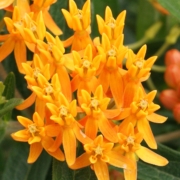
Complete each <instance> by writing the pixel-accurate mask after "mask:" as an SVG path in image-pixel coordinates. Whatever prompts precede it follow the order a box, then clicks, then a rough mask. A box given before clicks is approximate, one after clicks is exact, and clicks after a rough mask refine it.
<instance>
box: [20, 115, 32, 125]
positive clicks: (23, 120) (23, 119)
mask: <svg viewBox="0 0 180 180" xmlns="http://www.w3.org/2000/svg"><path fill="white" fill-rule="evenodd" d="M17 119H18V121H19V122H20V123H21V124H22V125H23V126H24V127H28V126H29V125H30V124H32V123H33V121H31V120H30V119H28V118H26V117H23V116H17Z"/></svg>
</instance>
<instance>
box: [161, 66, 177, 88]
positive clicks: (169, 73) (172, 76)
mask: <svg viewBox="0 0 180 180" xmlns="http://www.w3.org/2000/svg"><path fill="white" fill-rule="evenodd" d="M179 72H180V66H177V65H176V64H171V65H169V66H168V67H167V69H166V71H165V74H164V79H165V81H166V83H167V84H168V85H169V86H170V87H172V88H174V89H176V87H177V86H178V83H179V82H180V76H179Z"/></svg>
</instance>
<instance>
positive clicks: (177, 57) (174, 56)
mask: <svg viewBox="0 0 180 180" xmlns="http://www.w3.org/2000/svg"><path fill="white" fill-rule="evenodd" d="M165 64H166V66H169V65H171V64H178V65H180V51H178V50H177V49H171V50H169V51H167V52H166V55H165Z"/></svg>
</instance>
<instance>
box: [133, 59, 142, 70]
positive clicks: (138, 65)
mask: <svg viewBox="0 0 180 180" xmlns="http://www.w3.org/2000/svg"><path fill="white" fill-rule="evenodd" d="M134 64H135V66H137V67H138V68H139V69H142V68H143V65H144V63H143V61H141V60H138V61H136V62H135V63H134Z"/></svg>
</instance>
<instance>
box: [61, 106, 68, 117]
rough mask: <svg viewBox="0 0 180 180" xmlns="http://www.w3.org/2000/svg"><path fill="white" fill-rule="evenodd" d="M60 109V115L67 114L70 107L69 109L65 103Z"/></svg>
mask: <svg viewBox="0 0 180 180" xmlns="http://www.w3.org/2000/svg"><path fill="white" fill-rule="evenodd" d="M59 110H60V115H61V116H67V114H68V109H67V107H65V106H64V105H61V106H60V108H59Z"/></svg>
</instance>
